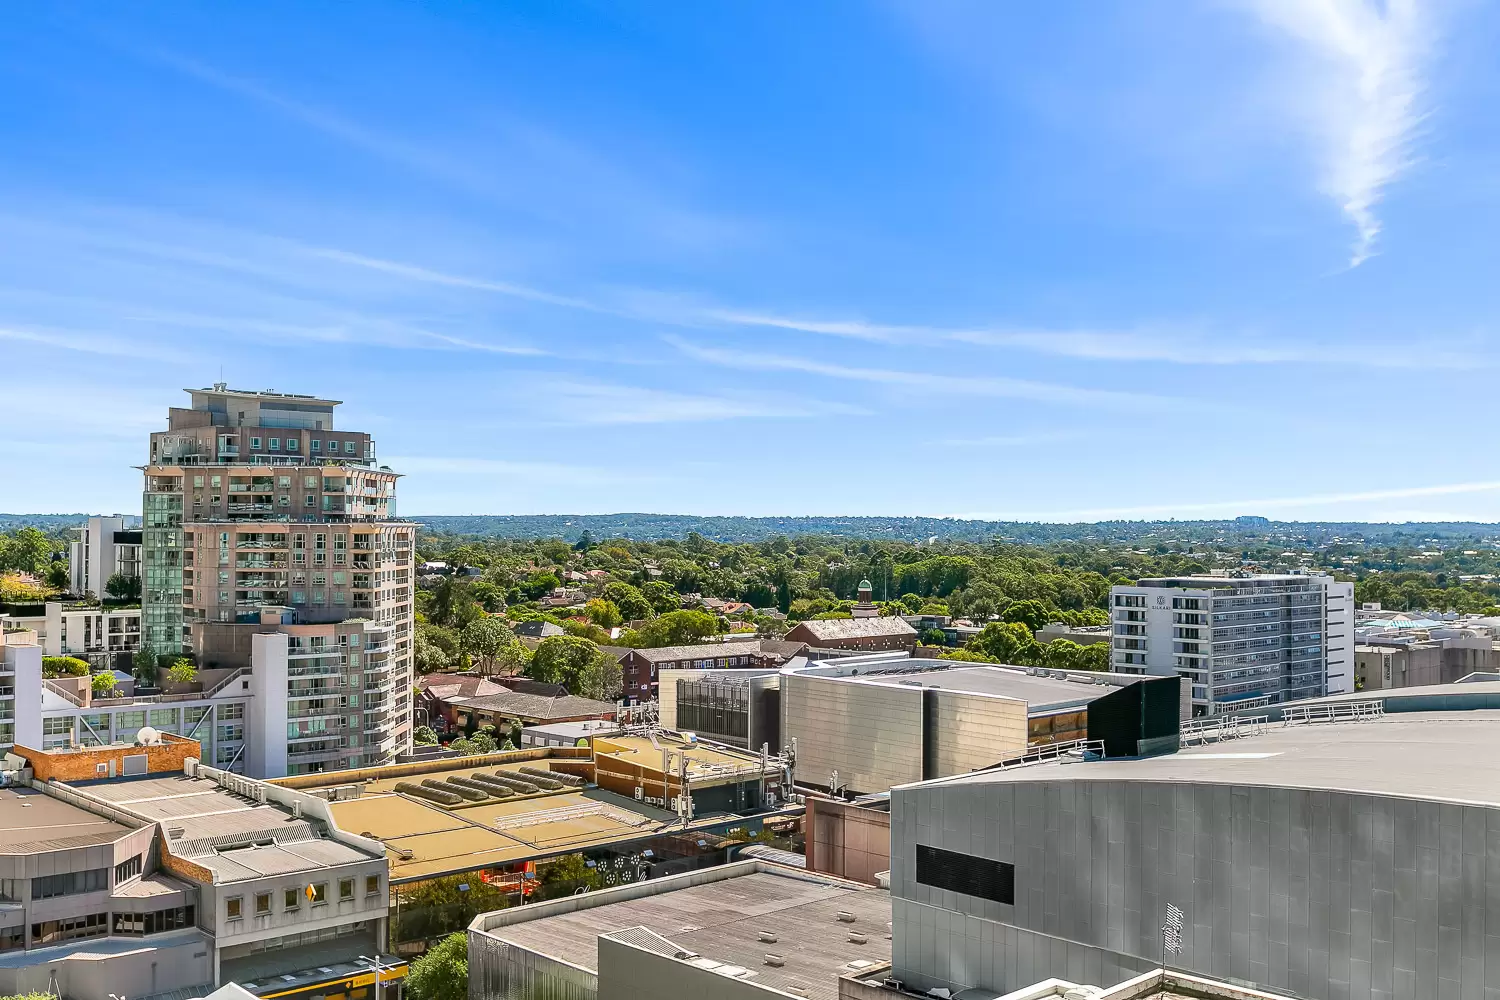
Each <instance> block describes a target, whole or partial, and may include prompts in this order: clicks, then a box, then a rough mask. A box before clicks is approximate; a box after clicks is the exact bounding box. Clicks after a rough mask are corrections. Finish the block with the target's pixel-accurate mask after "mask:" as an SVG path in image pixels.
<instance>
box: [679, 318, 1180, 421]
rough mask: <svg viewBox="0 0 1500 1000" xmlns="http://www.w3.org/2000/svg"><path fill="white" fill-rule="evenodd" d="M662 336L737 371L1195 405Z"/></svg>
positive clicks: (1046, 398) (1133, 405)
mask: <svg viewBox="0 0 1500 1000" xmlns="http://www.w3.org/2000/svg"><path fill="white" fill-rule="evenodd" d="M664 339H665V340H666V341H667V343H669V344H671V345H672V346H673V347H676V348H677V349H678V350H679V351H681V352H682V353H683V354H686V355H687V356H688V357H690V358H693V359H694V360H697V361H702V362H704V363H706V364H712V365H719V366H721V367H725V368H736V369H739V370H741V371H776V372H802V373H805V374H808V375H822V376H824V377H827V378H834V379H842V380H845V381H851V382H867V383H873V384H876V385H885V386H891V387H895V388H904V389H912V390H919V391H923V392H929V393H939V394H944V395H961V396H987V397H995V398H1005V399H1025V400H1031V401H1032V402H1039V403H1062V404H1068V405H1075V406H1078V405H1082V406H1098V407H1106V408H1114V409H1132V410H1142V409H1155V410H1164V409H1176V408H1183V407H1192V406H1195V405H1197V404H1195V403H1194V402H1193V401H1191V400H1184V399H1174V398H1170V397H1165V396H1151V395H1146V394H1142V393H1133V392H1115V391H1111V390H1107V389H1082V388H1079V387H1077V386H1071V385H1061V384H1058V383H1054V382H1035V381H1031V380H1027V379H1017V378H1006V377H1003V376H976V375H938V374H932V373H928V372H912V371H898V370H894V369H887V368H864V367H859V366H855V365H841V364H834V363H832V362H826V361H817V360H814V359H812V358H799V357H790V356H786V355H776V354H765V353H761V352H755V353H751V352H747V351H732V350H724V349H721V348H716V347H704V346H702V345H699V344H694V343H691V342H689V341H686V340H683V339H681V338H679V337H671V336H669V337H665V338H664Z"/></svg>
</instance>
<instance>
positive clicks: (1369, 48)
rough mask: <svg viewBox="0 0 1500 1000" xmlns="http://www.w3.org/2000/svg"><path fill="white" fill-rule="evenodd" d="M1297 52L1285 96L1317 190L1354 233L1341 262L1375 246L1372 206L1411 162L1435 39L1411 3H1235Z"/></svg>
mask: <svg viewBox="0 0 1500 1000" xmlns="http://www.w3.org/2000/svg"><path fill="white" fill-rule="evenodd" d="M1245 2H1246V3H1248V6H1249V7H1250V9H1251V10H1252V11H1254V13H1255V14H1256V15H1257V16H1258V17H1259V18H1260V20H1261V21H1262V22H1264V23H1265V24H1266V25H1267V26H1269V27H1270V28H1272V29H1273V30H1275V31H1276V32H1278V33H1279V34H1280V35H1281V36H1282V37H1284V38H1285V39H1289V40H1290V41H1292V42H1293V43H1295V44H1296V45H1297V46H1298V51H1297V53H1296V54H1298V55H1300V56H1303V57H1305V60H1306V65H1305V70H1304V72H1302V73H1299V74H1294V75H1293V83H1292V86H1291V89H1289V92H1288V93H1287V95H1286V98H1287V100H1288V101H1289V102H1292V103H1293V107H1294V108H1295V109H1296V111H1295V113H1296V114H1298V115H1299V116H1301V117H1303V118H1304V119H1305V121H1306V122H1307V124H1308V126H1309V128H1310V130H1311V133H1312V138H1313V141H1314V142H1315V143H1316V146H1317V155H1318V159H1319V160H1320V165H1319V166H1320V170H1321V172H1322V175H1323V176H1322V178H1321V186H1322V188H1323V190H1324V192H1325V193H1326V194H1327V195H1328V196H1329V197H1330V198H1332V199H1334V201H1336V202H1337V203H1338V205H1339V208H1340V210H1341V211H1342V212H1343V213H1344V215H1345V216H1346V217H1347V218H1348V219H1349V221H1350V222H1351V223H1352V224H1353V226H1354V229H1355V234H1356V235H1355V240H1354V246H1353V247H1352V249H1351V250H1350V256H1349V267H1351V268H1354V267H1358V266H1359V265H1360V264H1362V263H1364V262H1365V261H1366V260H1368V259H1369V258H1370V257H1371V256H1373V255H1374V254H1375V252H1376V250H1375V245H1376V241H1377V239H1378V237H1379V236H1380V233H1381V228H1382V227H1381V221H1380V217H1379V216H1378V215H1377V214H1376V211H1375V209H1376V206H1377V205H1378V204H1379V203H1380V201H1381V199H1382V198H1383V197H1384V196H1385V192H1386V189H1387V188H1388V187H1389V186H1390V185H1391V184H1392V183H1394V182H1395V181H1396V180H1398V179H1399V178H1400V177H1401V176H1402V175H1403V174H1404V173H1406V172H1407V171H1408V170H1409V169H1410V168H1411V166H1412V164H1413V162H1414V157H1413V154H1412V145H1413V141H1414V139H1415V137H1416V135H1417V133H1418V129H1419V128H1420V126H1421V123H1422V120H1423V117H1424V111H1423V107H1422V102H1423V96H1424V92H1425V90H1426V82H1425V78H1424V74H1425V68H1426V63H1427V60H1428V59H1429V58H1430V56H1431V54H1432V49H1433V41H1434V37H1435V32H1434V25H1433V23H1432V16H1431V10H1430V8H1429V7H1427V6H1426V5H1424V4H1423V3H1422V2H1421V0H1245Z"/></svg>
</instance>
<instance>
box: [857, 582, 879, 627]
mask: <svg viewBox="0 0 1500 1000" xmlns="http://www.w3.org/2000/svg"><path fill="white" fill-rule="evenodd" d="M874 594H875V588H874V587H873V586H871V585H870V581H869V580H861V581H859V603H858V604H856V605H854V609H853V611H852V612H851V613H852V614H853V615H854V617H856V618H875V617H877V616H879V614H880V609H879V608H877V607H876V606H875V601H874Z"/></svg>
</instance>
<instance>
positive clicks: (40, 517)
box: [0, 514, 141, 531]
mask: <svg viewBox="0 0 1500 1000" xmlns="http://www.w3.org/2000/svg"><path fill="white" fill-rule="evenodd" d="M89 516H90V515H88V514H0V531H15V530H16V529H17V528H25V527H32V528H41V529H42V530H43V531H56V530H57V529H59V528H72V527H75V526H76V525H80V524H82V523H83V522H85V521H87V520H88V519H89ZM123 516H125V517H128V518H130V523H132V524H139V523H140V521H141V516H140V515H139V514H126V515H123Z"/></svg>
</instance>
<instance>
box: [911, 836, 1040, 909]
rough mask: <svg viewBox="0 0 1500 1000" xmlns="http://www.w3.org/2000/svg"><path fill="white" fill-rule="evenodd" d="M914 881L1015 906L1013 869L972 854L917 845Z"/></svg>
mask: <svg viewBox="0 0 1500 1000" xmlns="http://www.w3.org/2000/svg"><path fill="white" fill-rule="evenodd" d="M917 881H918V882H920V883H922V884H923V885H930V886H932V887H933V888H934V889H947V890H948V891H949V892H959V893H963V894H964V895H966V896H977V897H979V898H980V899H988V900H992V901H994V902H996V903H1004V904H1006V905H1007V906H1014V905H1015V904H1016V866H1015V865H1012V864H1007V863H1006V862H1004V861H992V860H990V859H989V858H977V857H975V856H974V855H972V854H960V853H958V852H957V851H945V850H942V849H941V848H937V847H928V846H927V845H926V844H918V845H917Z"/></svg>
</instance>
